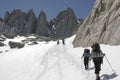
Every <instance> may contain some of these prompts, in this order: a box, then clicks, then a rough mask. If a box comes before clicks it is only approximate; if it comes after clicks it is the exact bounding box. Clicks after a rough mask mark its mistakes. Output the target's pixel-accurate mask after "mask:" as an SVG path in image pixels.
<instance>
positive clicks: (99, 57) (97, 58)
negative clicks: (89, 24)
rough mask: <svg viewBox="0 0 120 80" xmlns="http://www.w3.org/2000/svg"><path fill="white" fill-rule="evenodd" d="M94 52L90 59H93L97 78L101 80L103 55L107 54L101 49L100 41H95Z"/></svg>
mask: <svg viewBox="0 0 120 80" xmlns="http://www.w3.org/2000/svg"><path fill="white" fill-rule="evenodd" d="M91 48H92V52H91V55H90V60H91V59H93V63H94V67H95V74H96V80H100V77H99V73H100V70H101V64H102V62H103V57H104V56H105V54H104V53H103V52H102V51H101V48H100V45H99V44H98V43H94V44H93V45H92V46H91Z"/></svg>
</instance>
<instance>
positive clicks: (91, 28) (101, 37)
mask: <svg viewBox="0 0 120 80" xmlns="http://www.w3.org/2000/svg"><path fill="white" fill-rule="evenodd" d="M119 34H120V0H96V2H95V5H94V7H93V9H92V11H91V13H90V14H89V16H88V17H87V18H86V20H85V21H84V22H83V24H82V25H81V26H80V28H79V29H78V31H77V35H76V37H75V39H74V41H73V45H74V47H79V46H83V47H84V46H90V45H91V44H92V43H93V42H99V43H101V44H110V45H120V36H119Z"/></svg>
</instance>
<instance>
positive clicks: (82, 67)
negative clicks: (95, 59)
mask: <svg viewBox="0 0 120 80" xmlns="http://www.w3.org/2000/svg"><path fill="white" fill-rule="evenodd" d="M81 69H83V67H82V58H81Z"/></svg>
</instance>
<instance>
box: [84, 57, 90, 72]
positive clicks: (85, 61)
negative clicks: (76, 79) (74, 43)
mask: <svg viewBox="0 0 120 80" xmlns="http://www.w3.org/2000/svg"><path fill="white" fill-rule="evenodd" d="M88 62H89V57H84V66H85V69H86V70H87V69H88Z"/></svg>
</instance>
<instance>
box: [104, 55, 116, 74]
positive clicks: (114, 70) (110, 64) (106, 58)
mask: <svg viewBox="0 0 120 80" xmlns="http://www.w3.org/2000/svg"><path fill="white" fill-rule="evenodd" d="M105 58H106V60H107V62H108V64H109V66H110V68H111V69H112V71H113V72H115V70H114V69H113V68H112V66H111V64H110V62H109V60H108V58H107V57H106V56H105Z"/></svg>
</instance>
